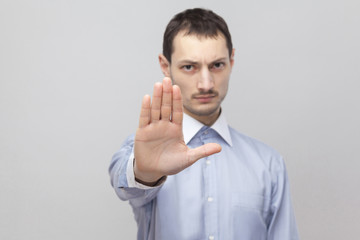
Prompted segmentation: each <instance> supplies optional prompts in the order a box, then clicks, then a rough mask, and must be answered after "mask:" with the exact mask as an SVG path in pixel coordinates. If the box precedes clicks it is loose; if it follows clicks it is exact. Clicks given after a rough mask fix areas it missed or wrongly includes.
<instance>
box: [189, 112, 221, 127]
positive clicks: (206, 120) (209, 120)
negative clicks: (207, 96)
mask: <svg viewBox="0 0 360 240" xmlns="http://www.w3.org/2000/svg"><path fill="white" fill-rule="evenodd" d="M184 112H185V113H186V114H187V115H189V116H190V117H192V118H194V119H196V120H197V121H199V122H201V123H202V124H204V125H206V126H208V127H210V126H212V125H213V124H214V123H215V122H216V120H217V119H218V118H219V116H220V113H221V109H220V108H219V109H218V110H216V111H215V112H214V113H212V114H210V115H206V116H201V115H196V114H193V113H191V112H189V111H187V110H186V109H184Z"/></svg>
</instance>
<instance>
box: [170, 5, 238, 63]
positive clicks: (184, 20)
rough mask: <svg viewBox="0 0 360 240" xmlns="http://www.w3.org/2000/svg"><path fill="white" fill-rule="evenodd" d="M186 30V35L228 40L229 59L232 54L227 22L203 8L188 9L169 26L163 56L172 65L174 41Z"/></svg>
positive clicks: (179, 14) (176, 16)
mask: <svg viewBox="0 0 360 240" xmlns="http://www.w3.org/2000/svg"><path fill="white" fill-rule="evenodd" d="M183 30H185V35H191V34H195V35H198V36H205V37H217V36H218V35H219V33H220V34H222V35H224V37H225V39H226V46H227V48H228V50H229V57H231V53H232V48H233V47H232V42H231V35H230V32H229V29H228V26H227V24H226V22H225V20H224V19H223V18H222V17H220V16H219V15H217V14H216V13H214V12H212V11H211V10H206V9H202V8H194V9H187V10H185V11H183V12H181V13H178V14H176V15H175V16H174V17H173V18H172V19H171V21H170V22H169V24H168V25H167V27H166V29H165V33H164V40H163V54H164V56H165V57H166V59H167V60H168V61H169V63H171V54H172V53H173V51H174V49H173V41H174V38H175V36H176V35H177V34H178V33H179V32H180V31H183Z"/></svg>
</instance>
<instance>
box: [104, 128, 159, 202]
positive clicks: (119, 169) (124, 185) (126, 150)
mask: <svg viewBox="0 0 360 240" xmlns="http://www.w3.org/2000/svg"><path fill="white" fill-rule="evenodd" d="M133 147H134V135H131V136H130V137H128V138H127V139H126V140H125V142H124V143H123V145H122V146H121V148H120V150H119V151H117V152H116V153H115V154H114V156H113V158H112V161H111V164H110V167H109V174H110V179H111V185H112V186H113V188H114V190H115V192H116V194H117V195H118V197H119V198H120V199H121V200H124V201H126V200H129V201H130V204H131V205H132V206H133V207H141V206H144V205H145V204H147V203H149V202H150V201H151V200H153V199H154V198H155V197H156V194H157V193H158V191H159V190H160V188H161V186H162V185H159V186H156V187H148V186H145V185H143V184H140V183H138V182H136V181H135V176H134V170H133V159H134V157H133V156H134V153H133Z"/></svg>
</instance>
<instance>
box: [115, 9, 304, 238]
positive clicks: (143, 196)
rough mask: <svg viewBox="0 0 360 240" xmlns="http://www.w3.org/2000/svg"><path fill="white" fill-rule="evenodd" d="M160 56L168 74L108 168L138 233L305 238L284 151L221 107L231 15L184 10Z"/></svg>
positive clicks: (230, 64)
mask: <svg viewBox="0 0 360 240" xmlns="http://www.w3.org/2000/svg"><path fill="white" fill-rule="evenodd" d="M159 62H160V67H161V69H162V71H163V73H164V75H165V78H164V79H163V81H162V83H156V84H155V86H154V91H153V97H152V100H151V98H150V96H144V98H143V102H142V106H141V113H140V120H139V127H138V129H137V131H136V134H135V136H131V137H129V138H128V139H127V140H126V141H125V143H124V144H123V146H122V147H121V149H120V151H118V152H117V153H116V154H115V155H114V157H113V160H112V163H111V166H110V169H109V171H110V175H111V181H112V185H113V187H114V189H115V191H116V193H117V194H118V196H119V197H120V198H121V199H122V200H129V202H130V204H131V206H132V208H133V211H134V214H135V219H136V221H137V224H138V239H156V240H160V239H166V240H168V239H172V240H175V239H181V240H183V239H186V240H187V239H226V240H227V239H244V240H250V239H251V240H253V239H255V240H265V239H268V240H290V239H298V233H297V228H296V225H295V218H294V214H293V209H292V205H291V201H290V193H289V184H288V178H287V174H286V169H285V165H284V162H283V159H282V157H281V156H280V155H279V154H278V153H277V152H276V151H275V150H273V149H272V148H270V147H268V146H266V145H265V144H263V143H261V142H259V141H257V140H255V139H252V138H250V137H247V136H245V135H243V134H241V133H239V132H237V131H236V130H234V129H233V128H231V127H229V126H228V124H227V123H226V120H225V116H224V113H222V112H221V102H222V101H223V99H224V98H225V96H226V93H227V89H228V83H229V78H230V73H231V69H232V67H233V65H234V49H233V48H232V42H231V36H230V33H229V31H228V28H227V25H226V23H225V21H224V20H223V19H222V18H221V17H220V16H218V15H216V14H215V13H213V12H212V11H208V10H204V9H189V10H186V11H184V12H181V13H179V14H177V15H176V16H175V17H174V18H173V19H172V20H171V21H170V23H169V24H168V26H167V28H166V31H165V34H164V43H163V54H161V55H160V56H159ZM172 83H173V85H172Z"/></svg>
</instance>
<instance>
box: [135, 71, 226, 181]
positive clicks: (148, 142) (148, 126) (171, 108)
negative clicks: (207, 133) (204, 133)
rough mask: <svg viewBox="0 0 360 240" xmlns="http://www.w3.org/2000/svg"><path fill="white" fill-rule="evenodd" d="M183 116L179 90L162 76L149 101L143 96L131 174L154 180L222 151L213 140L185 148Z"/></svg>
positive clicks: (148, 97)
mask: <svg viewBox="0 0 360 240" xmlns="http://www.w3.org/2000/svg"><path fill="white" fill-rule="evenodd" d="M182 118H183V110H182V100H181V92H180V89H179V87H177V86H171V80H170V79H169V78H164V80H163V83H162V84H161V83H157V84H155V86H154V93H153V101H152V103H151V99H150V96H148V95H147V96H144V98H143V102H142V106H141V114H140V120H139V128H138V130H137V132H136V135H135V146H134V156H135V165H134V173H135V176H136V177H137V178H138V179H141V180H142V181H145V182H149V183H151V182H154V181H156V180H158V179H159V178H161V177H162V176H166V175H172V174H176V173H178V172H180V171H182V170H184V169H185V168H187V167H189V166H190V165H192V164H193V163H194V162H196V161H197V160H198V159H200V158H202V157H206V156H209V155H211V154H214V153H217V152H220V151H221V147H220V145H218V144H215V143H208V144H205V145H203V146H200V147H198V148H195V149H190V148H188V147H187V146H186V144H185V142H184V137H183V133H182Z"/></svg>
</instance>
